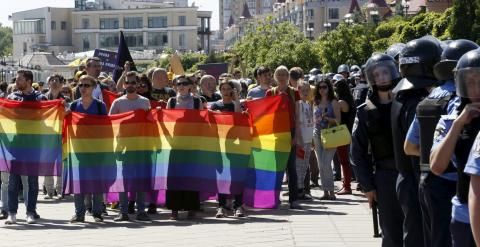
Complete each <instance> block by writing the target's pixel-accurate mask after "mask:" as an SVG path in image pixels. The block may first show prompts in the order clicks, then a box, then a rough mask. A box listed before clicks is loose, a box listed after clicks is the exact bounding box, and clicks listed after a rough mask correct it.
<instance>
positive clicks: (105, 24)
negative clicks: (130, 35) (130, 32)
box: [100, 18, 118, 29]
mask: <svg viewBox="0 0 480 247" xmlns="http://www.w3.org/2000/svg"><path fill="white" fill-rule="evenodd" d="M100 29H118V19H117V18H100Z"/></svg>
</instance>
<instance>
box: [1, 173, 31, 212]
mask: <svg viewBox="0 0 480 247" xmlns="http://www.w3.org/2000/svg"><path fill="white" fill-rule="evenodd" d="M21 182H22V179H21V176H20V175H17V174H10V176H9V181H8V213H10V214H16V213H17V210H18V192H19V190H20V183H21ZM27 183H28V192H27V198H25V200H26V201H27V203H26V204H27V214H34V213H35V209H36V207H37V196H38V176H28V177H27Z"/></svg>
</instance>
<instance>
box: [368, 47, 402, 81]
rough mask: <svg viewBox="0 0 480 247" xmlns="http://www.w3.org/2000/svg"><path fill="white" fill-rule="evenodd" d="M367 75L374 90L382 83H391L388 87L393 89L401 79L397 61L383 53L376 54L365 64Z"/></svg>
mask: <svg viewBox="0 0 480 247" xmlns="http://www.w3.org/2000/svg"><path fill="white" fill-rule="evenodd" d="M365 75H366V78H367V82H368V84H370V86H371V87H372V88H374V89H375V88H377V86H378V85H379V83H381V82H384V83H385V82H390V83H389V84H388V86H390V87H391V86H393V85H394V84H395V83H396V82H397V81H398V79H399V78H400V74H399V73H398V69H397V66H396V64H395V59H394V58H393V57H391V56H390V55H387V54H383V53H379V54H375V55H373V56H372V57H370V58H369V59H368V61H367V63H366V64H365ZM388 89H390V88H388Z"/></svg>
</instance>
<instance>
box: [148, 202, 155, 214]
mask: <svg viewBox="0 0 480 247" xmlns="http://www.w3.org/2000/svg"><path fill="white" fill-rule="evenodd" d="M147 214H157V204H155V203H150V204H148V210H147Z"/></svg>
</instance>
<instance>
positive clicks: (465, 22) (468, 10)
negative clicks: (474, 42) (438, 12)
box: [448, 0, 478, 39]
mask: <svg viewBox="0 0 480 247" xmlns="http://www.w3.org/2000/svg"><path fill="white" fill-rule="evenodd" d="M477 4H478V1H472V0H455V1H453V6H452V22H451V24H450V26H449V28H448V31H449V33H450V34H451V36H452V37H451V38H452V39H471V38H472V33H471V31H472V27H473V26H474V25H473V23H474V21H475V20H476V18H475V17H476V16H475V10H476V6H477Z"/></svg>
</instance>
